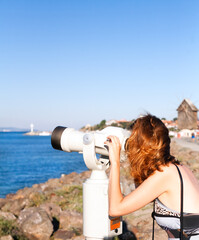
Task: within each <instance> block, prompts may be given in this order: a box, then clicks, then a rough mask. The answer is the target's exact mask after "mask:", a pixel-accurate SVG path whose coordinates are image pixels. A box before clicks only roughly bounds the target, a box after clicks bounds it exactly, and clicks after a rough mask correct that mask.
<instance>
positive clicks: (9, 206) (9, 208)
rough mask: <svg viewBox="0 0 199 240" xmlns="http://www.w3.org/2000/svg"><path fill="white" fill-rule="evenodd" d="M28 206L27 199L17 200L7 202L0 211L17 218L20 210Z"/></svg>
mask: <svg viewBox="0 0 199 240" xmlns="http://www.w3.org/2000/svg"><path fill="white" fill-rule="evenodd" d="M28 204H29V200H28V199H26V198H25V199H24V198H19V199H17V200H9V201H7V203H6V204H5V205H4V206H3V207H2V208H1V209H2V211H4V212H11V213H13V214H15V215H17V216H18V215H19V213H20V212H21V210H23V209H24V208H25V207H26V206H28Z"/></svg>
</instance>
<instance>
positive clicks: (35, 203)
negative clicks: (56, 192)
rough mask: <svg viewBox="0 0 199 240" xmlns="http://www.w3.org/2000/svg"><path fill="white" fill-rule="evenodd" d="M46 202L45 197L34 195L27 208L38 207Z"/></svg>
mask: <svg viewBox="0 0 199 240" xmlns="http://www.w3.org/2000/svg"><path fill="white" fill-rule="evenodd" d="M46 201H47V197H46V196H45V195H44V194H43V193H35V194H34V195H33V196H32V197H31V201H30V204H29V207H39V206H40V205H41V204H42V203H45V202H46Z"/></svg>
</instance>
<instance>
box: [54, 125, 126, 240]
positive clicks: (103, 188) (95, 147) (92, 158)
mask: <svg viewBox="0 0 199 240" xmlns="http://www.w3.org/2000/svg"><path fill="white" fill-rule="evenodd" d="M110 135H114V136H117V137H118V138H119V140H120V142H121V146H122V147H121V152H124V149H125V143H126V140H127V138H128V137H129V136H130V132H129V131H127V130H125V129H122V128H119V127H107V128H105V129H103V130H101V131H96V132H90V133H83V132H80V131H77V130H75V129H73V128H66V127H57V128H55V129H54V131H53V133H52V137H51V144H52V146H53V148H55V149H58V150H62V151H66V152H79V153H83V158H84V161H85V164H86V166H87V167H88V168H89V169H91V170H92V173H91V176H90V178H89V179H87V180H86V181H85V182H84V183H83V234H84V236H85V238H86V240H103V239H108V238H109V237H113V236H117V235H120V234H121V233H122V218H121V217H118V218H113V219H110V217H109V216H108V178H107V176H106V173H105V170H106V169H107V168H108V167H109V158H108V156H109V153H108V147H107V146H106V145H104V142H105V141H106V140H107V137H108V136H110ZM96 154H100V157H99V158H97V156H96Z"/></svg>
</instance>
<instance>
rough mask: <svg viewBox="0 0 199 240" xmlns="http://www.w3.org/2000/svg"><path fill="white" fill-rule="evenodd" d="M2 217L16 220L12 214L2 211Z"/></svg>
mask: <svg viewBox="0 0 199 240" xmlns="http://www.w3.org/2000/svg"><path fill="white" fill-rule="evenodd" d="M0 217H3V218H5V219H6V220H16V217H15V216H14V214H12V213H10V212H2V211H0Z"/></svg>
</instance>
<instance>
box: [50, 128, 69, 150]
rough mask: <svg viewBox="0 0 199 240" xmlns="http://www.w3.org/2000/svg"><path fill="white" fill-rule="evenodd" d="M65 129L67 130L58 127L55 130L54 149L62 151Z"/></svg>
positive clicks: (52, 142)
mask: <svg viewBox="0 0 199 240" xmlns="http://www.w3.org/2000/svg"><path fill="white" fill-rule="evenodd" d="M65 129H66V127H61V126H58V127H56V128H55V129H54V130H53V132H52V136H51V145H52V147H53V148H54V149H57V150H62V147H61V136H62V133H63V131H64V130H65Z"/></svg>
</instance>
